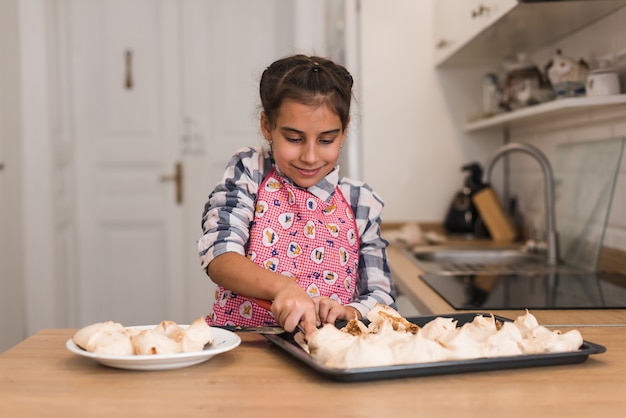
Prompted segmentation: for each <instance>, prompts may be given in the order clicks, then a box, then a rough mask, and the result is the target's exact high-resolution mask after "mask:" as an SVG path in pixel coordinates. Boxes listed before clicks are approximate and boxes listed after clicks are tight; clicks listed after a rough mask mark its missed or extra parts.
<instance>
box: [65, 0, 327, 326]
mask: <svg viewBox="0 0 626 418" xmlns="http://www.w3.org/2000/svg"><path fill="white" fill-rule="evenodd" d="M305 3H307V4H308V6H307V7H304V8H303V7H302V5H303V4H305ZM70 8H71V12H72V13H71V18H70V19H69V20H70V22H71V25H72V26H71V27H72V30H71V34H70V37H69V39H71V40H72V41H71V45H72V48H71V56H72V57H73V58H72V60H71V70H70V72H71V79H72V80H73V86H72V89H73V92H74V99H73V106H74V107H75V109H76V112H75V115H74V116H75V127H74V135H75V137H76V160H77V173H78V174H77V178H78V180H77V181H78V183H77V184H78V187H77V190H78V193H77V195H78V219H79V224H78V231H79V239H78V241H79V242H78V251H79V256H78V259H79V269H78V270H79V274H78V282H79V283H80V289H79V293H78V298H79V309H78V310H79V316H80V323H91V322H96V321H102V320H108V319H112V320H117V321H120V322H122V323H125V324H149V323H154V322H155V321H159V320H161V319H172V320H175V321H177V322H181V323H187V322H189V321H191V320H193V319H195V318H196V317H197V316H198V315H202V314H206V313H207V312H208V309H209V303H210V300H211V295H212V292H213V288H214V287H213V285H212V283H211V282H210V280H209V279H208V278H207V277H206V275H205V274H204V273H203V272H202V271H201V270H200V263H199V259H198V255H197V247H196V244H195V241H196V239H197V238H199V236H200V235H201V228H200V219H201V215H202V209H203V205H204V202H205V201H206V198H207V196H208V194H209V192H210V190H211V189H212V188H213V186H214V185H215V183H216V182H217V181H218V180H219V179H220V177H221V175H222V172H223V170H224V167H225V165H226V163H227V162H228V160H229V158H230V156H231V155H232V154H233V152H234V151H235V150H236V149H237V148H239V147H242V146H247V145H256V144H260V143H261V137H260V133H259V124H258V116H259V113H258V112H259V109H258V104H259V99H258V82H259V79H260V75H261V72H262V71H263V69H264V68H265V66H267V65H268V64H269V63H270V62H271V61H272V60H274V59H276V58H278V57H281V56H284V55H287V54H290V53H293V52H296V51H299V52H306V53H312V52H318V53H320V54H323V53H324V51H323V48H320V47H319V46H320V44H323V40H324V31H323V30H320V29H319V28H320V27H323V19H324V14H323V3H320V2H317V1H316V0H308V2H296V3H294V2H292V1H290V0H272V1H269V0H266V1H263V2H259V1H257V0H245V1H243V0H241V1H237V2H232V1H229V0H212V1H206V0H185V1H171V0H170V1H168V0H159V1H151V0H132V1H129V0H93V1H84V0H74V1H73V2H71V3H70ZM312 11H315V15H314V16H313V15H312V13H311V12H312ZM298 19H299V20H300V21H306V22H308V23H309V25H308V27H310V28H311V32H310V33H309V34H308V36H304V37H303V36H302V32H303V31H302V28H301V27H300V25H298V24H296V21H297V20H298ZM312 22H317V23H312ZM298 33H299V34H300V35H299V36H296V34H298ZM305 35H306V34H305ZM303 38H304V39H306V41H305V42H304V43H308V44H310V45H298V39H303ZM178 163H180V164H181V166H182V167H183V175H184V179H183V180H184V185H181V187H183V189H184V190H183V193H184V196H183V202H182V204H177V203H176V202H175V194H176V187H175V182H171V181H166V182H163V181H161V179H162V178H164V176H165V178H170V177H171V176H172V175H173V174H174V167H175V165H176V164H178Z"/></svg>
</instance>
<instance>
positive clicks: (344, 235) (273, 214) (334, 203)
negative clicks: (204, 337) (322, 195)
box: [207, 169, 360, 326]
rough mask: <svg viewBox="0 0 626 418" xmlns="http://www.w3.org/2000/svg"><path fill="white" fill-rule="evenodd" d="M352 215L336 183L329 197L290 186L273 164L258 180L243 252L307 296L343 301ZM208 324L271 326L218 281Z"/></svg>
mask: <svg viewBox="0 0 626 418" xmlns="http://www.w3.org/2000/svg"><path fill="white" fill-rule="evenodd" d="M359 251H360V247H359V239H358V234H357V226H356V221H355V217H354V214H353V213H352V209H351V208H350V205H349V204H348V202H347V201H346V199H345V197H344V196H343V194H342V193H341V191H340V190H339V187H336V189H335V193H333V195H332V197H331V199H330V201H329V202H324V201H322V200H320V199H319V198H317V197H316V196H314V195H313V194H311V193H310V192H308V191H306V190H303V189H299V188H297V187H294V186H292V185H290V184H289V183H288V182H287V181H285V179H284V178H282V177H281V176H280V175H279V174H278V173H277V172H276V170H275V169H272V171H271V172H270V174H269V175H268V176H267V177H266V179H265V180H264V181H263V183H261V186H260V187H259V195H258V199H257V202H256V210H255V214H254V221H253V222H252V224H251V227H250V239H249V242H248V251H247V256H248V258H249V259H250V260H252V261H254V262H255V263H257V264H259V265H260V266H262V267H264V268H266V269H267V270H270V271H273V272H277V273H280V274H283V275H285V276H288V277H291V278H293V280H295V281H297V282H298V284H299V285H300V286H301V287H302V288H303V289H305V290H306V292H307V294H308V295H309V296H311V297H313V296H327V297H330V298H331V299H334V300H336V301H337V302H339V303H341V304H342V305H345V304H347V303H349V302H351V301H352V300H353V297H354V293H355V290H356V275H357V274H358V264H359ZM207 322H208V323H209V325H212V324H216V325H238V326H263V325H276V321H275V320H274V318H273V316H272V315H271V313H269V312H268V311H266V310H265V309H263V308H261V307H260V306H259V305H257V304H256V303H254V302H253V301H252V300H250V299H248V298H246V297H243V296H240V295H238V294H236V293H235V292H232V291H230V290H228V289H225V288H223V287H221V286H219V288H218V290H217V291H216V293H215V302H214V303H213V311H212V312H211V313H210V314H209V315H208V316H207Z"/></svg>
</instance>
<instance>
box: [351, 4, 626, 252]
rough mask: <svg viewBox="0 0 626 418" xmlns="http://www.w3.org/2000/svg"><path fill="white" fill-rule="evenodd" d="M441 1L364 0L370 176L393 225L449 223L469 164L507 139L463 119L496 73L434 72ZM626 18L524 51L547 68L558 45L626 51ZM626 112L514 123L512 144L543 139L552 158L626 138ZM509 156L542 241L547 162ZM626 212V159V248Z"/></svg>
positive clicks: (588, 54) (623, 178)
mask: <svg viewBox="0 0 626 418" xmlns="http://www.w3.org/2000/svg"><path fill="white" fill-rule="evenodd" d="M434 1H436V0H430V1H419V2H416V1H410V0H399V1H394V2H378V1H375V0H362V1H361V15H362V16H361V27H362V43H361V44H362V50H361V54H362V58H361V63H362V66H361V72H362V92H363V93H362V97H361V98H360V100H361V115H360V117H361V120H360V122H361V124H362V132H363V167H364V176H363V177H364V179H365V180H366V181H367V182H368V183H370V184H371V185H372V186H373V187H374V189H375V190H377V191H378V192H379V193H380V194H381V195H382V197H383V199H384V200H385V202H386V206H385V211H384V213H383V221H386V222H402V221H411V220H420V221H429V222H442V221H443V219H444V216H445V212H446V210H447V207H448V205H449V203H450V199H451V198H452V196H453V194H454V192H455V191H456V190H458V189H459V188H460V186H461V184H462V181H463V178H464V175H463V174H462V173H461V172H460V167H461V165H463V164H465V163H467V162H470V161H478V162H480V163H482V164H483V165H484V164H486V163H487V161H488V160H489V158H490V156H491V155H492V154H493V152H494V151H495V149H496V148H497V147H498V146H499V145H501V144H502V143H503V140H504V136H503V131H502V130H501V129H488V130H484V131H480V132H476V133H471V134H468V133H465V132H464V130H463V126H464V124H465V123H466V122H467V121H468V120H469V118H471V117H474V116H475V115H476V114H478V113H479V112H480V106H481V91H480V85H481V82H482V76H483V75H484V74H485V73H486V72H488V71H494V70H498V69H497V68H489V67H470V68H462V69H435V62H434V59H433V57H432V50H433V45H434V43H435V42H434V39H433V29H434V28H433V18H432V16H433V4H434ZM625 24H626V9H621V10H619V11H617V12H615V13H613V14H612V15H610V16H608V17H606V18H603V19H602V20H600V21H597V22H595V23H593V24H592V25H589V26H588V27H586V28H584V29H582V30H579V31H578V32H576V33H572V34H570V35H568V36H567V37H566V38H565V39H562V40H559V41H558V42H555V43H554V44H548V45H545V47H543V48H542V49H540V50H538V51H526V52H528V53H529V57H530V58H531V59H532V60H534V61H535V62H536V64H538V65H539V66H540V67H541V68H542V67H543V66H544V65H545V64H546V63H547V62H548V61H549V60H550V58H551V57H552V55H553V54H554V52H555V50H556V49H557V48H560V49H562V50H563V53H564V55H568V56H572V57H574V58H580V57H584V58H585V59H587V60H590V61H592V62H594V61H595V60H596V59H597V58H598V57H605V56H612V55H615V54H618V55H620V54H622V55H623V54H624V53H626V25H625ZM622 81H625V80H622ZM623 91H626V83H623ZM624 116H626V107H625V106H621V107H616V108H610V109H609V110H607V109H603V110H590V111H584V112H581V113H576V114H575V115H573V116H571V117H567V118H566V117H561V118H558V119H554V118H552V119H547V120H545V121H541V122H532V124H530V125H528V126H524V127H515V128H513V129H512V130H511V131H510V132H509V133H510V140H511V141H519V142H527V143H530V144H532V145H535V146H536V147H538V148H539V149H541V150H542V151H544V152H545V153H546V155H547V156H548V157H549V158H550V159H551V160H553V159H554V158H555V150H556V146H557V144H560V143H564V142H573V141H586V140H595V139H603V138H608V137H613V136H618V135H624V134H626V122H624V121H625V120H626V119H625V118H624ZM509 160H510V170H511V171H510V193H511V195H515V196H517V197H518V199H519V207H520V209H521V210H522V211H523V212H524V219H525V221H526V222H527V223H528V224H529V229H530V230H531V233H532V234H534V235H535V236H537V235H538V238H541V236H542V234H543V228H544V219H545V215H544V204H545V203H544V195H543V193H544V189H543V180H542V178H543V177H542V174H541V170H540V167H539V165H538V164H537V163H536V162H535V161H534V160H533V159H531V158H529V157H528V156H526V155H523V154H513V155H512V156H511V157H510V158H509ZM500 173H501V170H500V167H497V169H496V170H495V171H494V182H495V181H498V180H501V179H499V178H498V175H499V174H500ZM625 212H626V164H622V168H621V172H620V176H619V179H618V182H617V188H616V191H615V196H614V200H613V205H612V208H611V213H610V218H609V222H608V228H607V231H606V236H605V241H604V243H605V245H606V246H609V247H613V248H617V249H621V250H626V216H624V215H623V214H624V213H625ZM557 227H558V224H557Z"/></svg>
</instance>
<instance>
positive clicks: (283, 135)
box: [261, 100, 346, 188]
mask: <svg viewBox="0 0 626 418" xmlns="http://www.w3.org/2000/svg"><path fill="white" fill-rule="evenodd" d="M261 130H262V131H263V136H264V137H265V139H266V140H267V141H268V142H270V141H271V142H270V143H271V144H272V150H273V153H274V160H275V162H276V166H277V167H278V169H279V170H280V172H281V173H282V174H284V175H285V176H287V177H289V178H290V179H291V180H292V181H293V182H294V183H295V184H297V185H298V186H300V187H304V188H308V187H311V186H313V185H315V184H317V183H318V182H319V181H320V180H322V179H323V178H324V177H326V175H328V173H330V172H331V171H332V170H333V168H334V167H335V164H337V159H338V158H339V151H340V148H341V145H342V144H343V141H344V140H345V139H346V134H345V131H344V130H342V129H341V120H340V119H339V116H337V115H336V114H335V113H333V112H332V111H331V110H330V109H329V108H328V107H327V106H326V105H322V106H318V107H314V106H307V105H303V104H301V103H298V102H295V101H293V100H285V101H284V102H283V104H282V105H281V106H280V109H279V112H278V118H277V119H276V126H275V127H274V128H272V127H271V126H270V122H269V120H268V119H267V117H266V116H265V113H263V114H262V115H261Z"/></svg>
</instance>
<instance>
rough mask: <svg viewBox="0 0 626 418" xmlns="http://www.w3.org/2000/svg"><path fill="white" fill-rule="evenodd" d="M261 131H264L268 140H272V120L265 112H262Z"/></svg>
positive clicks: (264, 135)
mask: <svg viewBox="0 0 626 418" xmlns="http://www.w3.org/2000/svg"><path fill="white" fill-rule="evenodd" d="M260 123H261V132H262V133H263V137H264V138H265V140H266V141H267V142H271V141H272V128H271V125H270V121H269V119H268V118H267V116H266V115H265V112H261V121H260Z"/></svg>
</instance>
